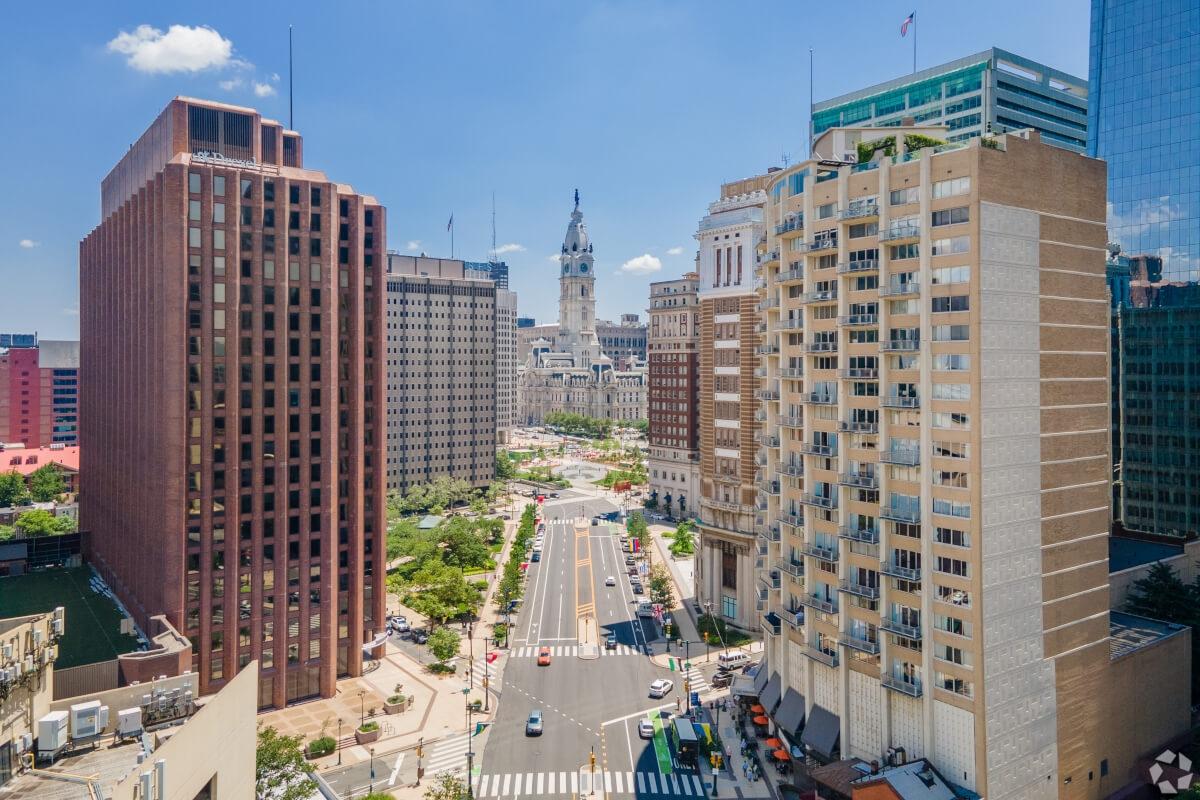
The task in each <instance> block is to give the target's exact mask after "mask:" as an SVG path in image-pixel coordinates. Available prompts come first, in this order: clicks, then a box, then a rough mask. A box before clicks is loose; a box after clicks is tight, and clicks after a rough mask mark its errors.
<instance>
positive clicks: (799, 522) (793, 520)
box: [779, 512, 804, 530]
mask: <svg viewBox="0 0 1200 800" xmlns="http://www.w3.org/2000/svg"><path fill="white" fill-rule="evenodd" d="M779 521H780V522H782V523H783V524H784V525H790V526H792V527H793V528H796V529H797V530H800V529H802V528H803V527H804V515H803V514H797V513H795V512H788V513H786V514H780V515H779Z"/></svg>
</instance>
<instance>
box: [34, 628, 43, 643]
mask: <svg viewBox="0 0 1200 800" xmlns="http://www.w3.org/2000/svg"><path fill="white" fill-rule="evenodd" d="M33 643H34V644H41V643H42V629H41V628H34V629H33Z"/></svg>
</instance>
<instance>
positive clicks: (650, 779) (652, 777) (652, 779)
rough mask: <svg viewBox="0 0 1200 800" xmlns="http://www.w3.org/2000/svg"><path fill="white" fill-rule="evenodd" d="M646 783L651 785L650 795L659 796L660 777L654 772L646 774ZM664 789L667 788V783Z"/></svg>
mask: <svg viewBox="0 0 1200 800" xmlns="http://www.w3.org/2000/svg"><path fill="white" fill-rule="evenodd" d="M646 782H647V783H649V784H650V794H658V775H656V774H655V773H653V772H648V773H646ZM663 788H664V789H665V788H667V786H666V783H664V784H663Z"/></svg>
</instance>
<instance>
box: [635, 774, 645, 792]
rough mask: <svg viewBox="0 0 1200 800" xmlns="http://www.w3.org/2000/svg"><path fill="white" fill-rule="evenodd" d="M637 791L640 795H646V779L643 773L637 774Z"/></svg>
mask: <svg viewBox="0 0 1200 800" xmlns="http://www.w3.org/2000/svg"><path fill="white" fill-rule="evenodd" d="M637 790H638V794H645V793H646V779H645V778H644V777H643V776H642V773H640V772H639V773H638V774H637Z"/></svg>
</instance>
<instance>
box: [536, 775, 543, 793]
mask: <svg viewBox="0 0 1200 800" xmlns="http://www.w3.org/2000/svg"><path fill="white" fill-rule="evenodd" d="M543 777H544V776H543V774H542V773H540V772H539V773H538V777H537V793H538V794H541V793H542V787H543V785H544V783H543V781H542V778H543Z"/></svg>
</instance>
